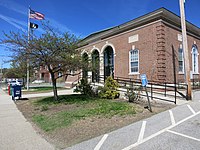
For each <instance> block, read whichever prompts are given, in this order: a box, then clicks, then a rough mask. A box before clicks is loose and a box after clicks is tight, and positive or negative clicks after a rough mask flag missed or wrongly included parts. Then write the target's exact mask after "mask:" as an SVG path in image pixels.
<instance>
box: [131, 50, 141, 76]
mask: <svg viewBox="0 0 200 150" xmlns="http://www.w3.org/2000/svg"><path fill="white" fill-rule="evenodd" d="M129 73H131V74H134V73H139V50H137V49H135V50H130V52H129Z"/></svg>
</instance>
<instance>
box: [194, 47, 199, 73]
mask: <svg viewBox="0 0 200 150" xmlns="http://www.w3.org/2000/svg"><path fill="white" fill-rule="evenodd" d="M198 55H199V53H198V48H197V45H195V44H194V45H193V46H192V72H193V73H194V74H195V73H199V63H198Z"/></svg>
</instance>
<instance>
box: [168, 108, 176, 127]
mask: <svg viewBox="0 0 200 150" xmlns="http://www.w3.org/2000/svg"><path fill="white" fill-rule="evenodd" d="M169 114H170V118H171V122H172V125H175V124H176V122H175V119H174V115H173V112H172V111H171V110H169Z"/></svg>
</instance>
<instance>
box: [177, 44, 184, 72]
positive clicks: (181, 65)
mask: <svg viewBox="0 0 200 150" xmlns="http://www.w3.org/2000/svg"><path fill="white" fill-rule="evenodd" d="M178 66H179V69H178V71H179V72H180V73H184V61H183V49H182V48H179V50H178Z"/></svg>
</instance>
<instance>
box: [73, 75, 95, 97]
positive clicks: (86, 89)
mask: <svg viewBox="0 0 200 150" xmlns="http://www.w3.org/2000/svg"><path fill="white" fill-rule="evenodd" d="M74 92H80V93H81V94H84V95H88V96H95V93H94V91H93V90H92V87H91V86H90V84H89V83H88V81H87V79H85V78H83V79H81V82H80V83H79V84H78V85H77V86H76V89H75V90H74Z"/></svg>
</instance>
